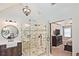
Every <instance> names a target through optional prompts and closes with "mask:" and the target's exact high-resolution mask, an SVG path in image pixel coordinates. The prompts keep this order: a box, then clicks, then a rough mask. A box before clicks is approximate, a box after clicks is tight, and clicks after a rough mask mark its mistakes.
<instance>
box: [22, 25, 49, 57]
mask: <svg viewBox="0 0 79 59" xmlns="http://www.w3.org/2000/svg"><path fill="white" fill-rule="evenodd" d="M49 44H50V43H49V34H48V28H47V26H46V25H45V24H29V26H28V27H25V26H24V27H23V28H22V54H23V55H27V56H29V55H30V56H41V55H49Z"/></svg>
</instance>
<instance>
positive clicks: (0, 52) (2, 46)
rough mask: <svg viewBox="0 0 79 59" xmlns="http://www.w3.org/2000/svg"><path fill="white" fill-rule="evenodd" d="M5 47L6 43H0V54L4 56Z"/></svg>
mask: <svg viewBox="0 0 79 59" xmlns="http://www.w3.org/2000/svg"><path fill="white" fill-rule="evenodd" d="M5 49H6V45H1V46H0V56H5V55H6V52H5Z"/></svg>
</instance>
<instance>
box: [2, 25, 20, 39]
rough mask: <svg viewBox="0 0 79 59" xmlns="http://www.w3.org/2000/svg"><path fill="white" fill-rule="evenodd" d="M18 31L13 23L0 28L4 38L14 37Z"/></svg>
mask: <svg viewBox="0 0 79 59" xmlns="http://www.w3.org/2000/svg"><path fill="white" fill-rule="evenodd" d="M18 33H19V31H18V29H17V27H16V26H13V25H7V26H4V27H3V28H2V30H1V35H2V37H4V38H5V39H14V38H16V37H17V36H18Z"/></svg>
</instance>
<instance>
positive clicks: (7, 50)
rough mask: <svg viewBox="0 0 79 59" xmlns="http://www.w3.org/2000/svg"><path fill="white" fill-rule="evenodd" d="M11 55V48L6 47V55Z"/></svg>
mask: <svg viewBox="0 0 79 59" xmlns="http://www.w3.org/2000/svg"><path fill="white" fill-rule="evenodd" d="M11 55H12V51H11V48H7V49H6V56H11Z"/></svg>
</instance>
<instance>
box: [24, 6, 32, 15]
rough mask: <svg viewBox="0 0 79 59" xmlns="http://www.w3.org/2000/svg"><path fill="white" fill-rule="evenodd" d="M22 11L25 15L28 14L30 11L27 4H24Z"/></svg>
mask: <svg viewBox="0 0 79 59" xmlns="http://www.w3.org/2000/svg"><path fill="white" fill-rule="evenodd" d="M23 13H24V14H25V15H26V16H28V15H29V14H30V13H31V10H30V9H29V8H28V6H25V7H24V8H23Z"/></svg>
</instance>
